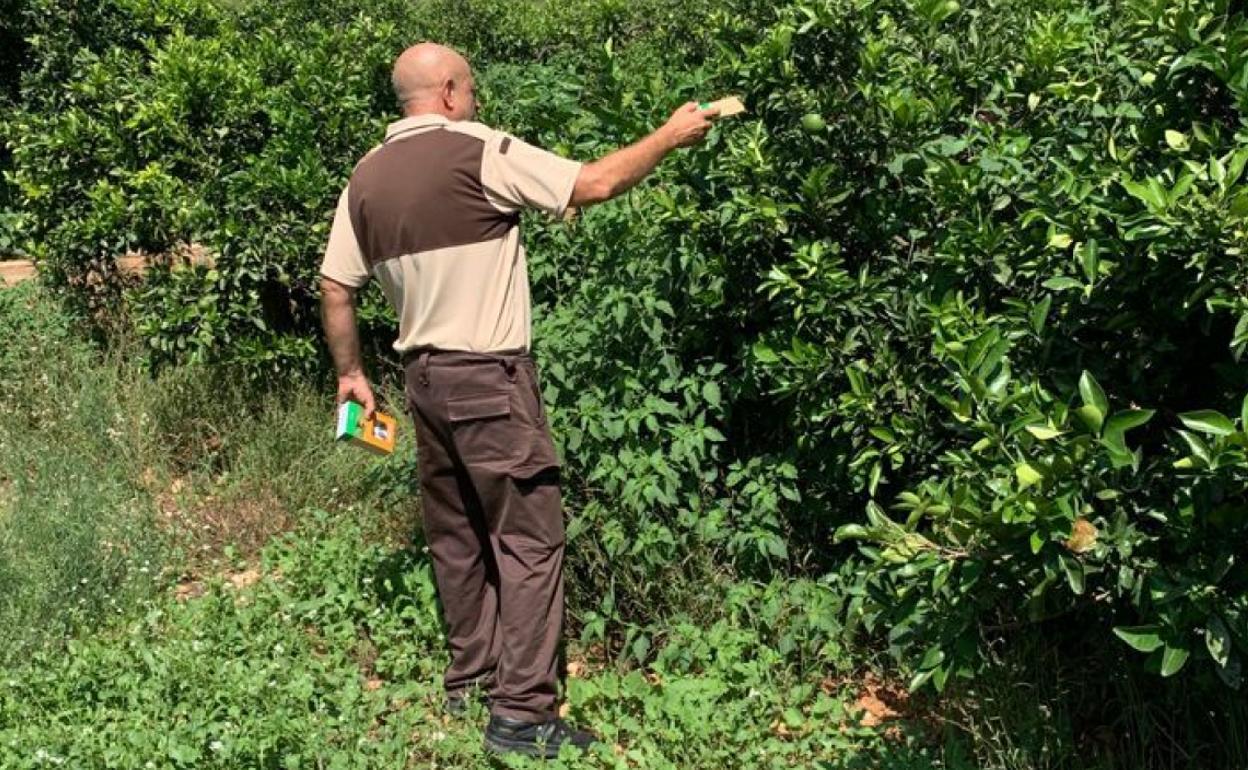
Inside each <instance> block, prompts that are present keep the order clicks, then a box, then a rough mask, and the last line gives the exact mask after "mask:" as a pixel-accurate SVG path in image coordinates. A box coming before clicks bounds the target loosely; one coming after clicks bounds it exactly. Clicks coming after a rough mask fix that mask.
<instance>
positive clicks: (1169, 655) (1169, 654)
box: [1161, 644, 1191, 676]
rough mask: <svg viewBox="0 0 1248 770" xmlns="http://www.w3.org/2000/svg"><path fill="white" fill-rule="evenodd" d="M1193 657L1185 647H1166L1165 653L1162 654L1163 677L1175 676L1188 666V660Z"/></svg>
mask: <svg viewBox="0 0 1248 770" xmlns="http://www.w3.org/2000/svg"><path fill="white" fill-rule="evenodd" d="M1189 657H1191V653H1190V652H1188V651H1187V648H1185V647H1171V646H1170V645H1168V644H1167V645H1166V649H1165V651H1164V652H1163V653H1162V654H1161V675H1162V676H1174V675H1175V674H1177V673H1179V670H1180V669H1182V668H1183V666H1184V665H1186V664H1187V659H1188V658H1189Z"/></svg>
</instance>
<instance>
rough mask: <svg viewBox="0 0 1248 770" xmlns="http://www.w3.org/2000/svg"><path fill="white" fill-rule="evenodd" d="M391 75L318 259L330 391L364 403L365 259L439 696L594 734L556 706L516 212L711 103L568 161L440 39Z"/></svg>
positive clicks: (556, 568) (701, 122) (620, 160)
mask: <svg viewBox="0 0 1248 770" xmlns="http://www.w3.org/2000/svg"><path fill="white" fill-rule="evenodd" d="M392 79H393V84H394V90H395V94H396V95H397V97H398V100H399V103H400V105H401V106H402V109H403V114H404V117H403V118H402V119H401V120H399V121H397V122H395V123H392V124H390V126H389V128H388V129H387V130H386V137H385V141H384V142H383V143H382V144H381V145H380V146H378V147H376V148H374V149H373V150H372V151H371V152H369V153H368V154H367V155H366V156H365V157H364V159H363V160H361V161H360V163H359V164H358V165H357V166H356V168H355V171H354V172H353V173H352V175H351V179H350V181H349V182H348V184H347V188H346V189H345V190H344V191H343V193H342V195H341V197H340V198H339V200H338V208H337V212H336V213H335V215H334V224H333V228H332V230H331V231H330V235H329V244H328V246H327V248H326V252H325V259H324V262H323V264H322V266H321V273H322V276H323V280H322V292H323V313H324V319H323V320H324V325H325V336H326V339H327V341H328V344H329V347H330V350H331V352H332V354H333V358H334V363H335V366H336V367H337V370H338V400H339V402H342V401H345V400H348V399H350V400H354V401H358V402H359V403H361V404H363V406H364V409H365V411H366V413H368V414H371V413H372V411H373V409H374V403H375V402H374V397H373V392H372V388H371V387H370V385H369V382H368V380H367V378H366V377H365V375H364V370H363V367H362V364H361V361H360V350H359V338H358V334H357V330H356V324H355V309H354V308H355V292H356V291H357V290H358V289H359V288H360V287H362V286H363V285H364V284H365V283H366V282H367V281H368V280H369V278H370V277H375V278H376V279H377V280H378V281H379V282H380V284H381V288H382V290H383V292H384V293H385V295H386V297H387V299H388V300H389V301H390V303H391V304H393V305H394V307H395V310H396V311H397V313H398V317H399V335H398V340H397V341H396V342H395V344H394V347H395V349H396V350H397V351H399V353H400V354H401V355H402V360H403V363H404V368H405V378H406V380H405V385H406V387H405V390H406V397H407V408H408V410H409V411H410V412H411V414H412V416H413V418H414V421H415V425H416V439H417V450H418V456H419V466H420V482H421V498H422V502H423V517H424V529H425V534H426V539H427V542H428V545H429V550H430V553H431V554H432V558H433V566H434V575H435V577H436V579H437V584H438V594H439V596H440V598H441V601H442V605H443V611H444V613H445V619H446V623H447V629H448V630H447V635H448V641H449V645H450V649H451V664H450V667H449V668H448V669H447V671H446V675H445V680H444V683H445V687H446V692H447V708H448V710H450V711H452V712H454V713H462V712H463V711H464V710H465V709H466V698H467V697H468V695H469V694H470V693H471V692H472V691H473V690H474V689H475V688H476V687H483V688H488V693H489V696H488V699H489V703H490V711H491V713H490V721H489V724H488V725H487V728H486V734H485V744H486V747H487V748H488V749H490V750H492V751H496V752H509V751H517V752H522V753H525V754H530V755H535V756H548V757H549V756H554V755H556V754H557V753H558V751H559V748H560V747H561V746H562V745H564V744H569V745H572V746H575V747H577V748H583V747H585V746H587V745H589V744H590V743H591V742H592V741H593V740H594V736H593V735H592V734H590V733H587V732H583V731H578V730H574V729H572V728H571V727H569V726H568V725H567V724H566V723H564V722H563V721H562V720H561V719H559V714H558V704H557V697H558V694H557V683H558V679H559V677H558V671H557V663H556V661H557V660H558V648H559V642H560V637H561V635H562V629H563V546H564V527H563V511H562V506H561V498H560V490H559V479H558V469H559V460H558V458H557V456H556V454H555V449H554V445H553V443H552V441H551V438H550V432H549V430H548V428H547V425H546V415H545V412H544V410H543V407H542V401H541V394H540V390H539V388H538V384H537V372H536V370H535V369H534V365H533V360H532V359H531V358H530V356H529V349H530V336H529V335H530V330H529V325H530V323H529V321H530V317H529V313H530V306H529V282H528V273H527V268H526V264H525V253H524V247H523V245H522V243H521V240H520V230H519V215H520V211H521V210H522V209H526V208H536V209H540V210H542V211H545V212H548V213H549V214H551V215H553V216H560V215H562V214H563V213H564V212H565V211H566V210H567V209H568V208H569V207H570V206H578V207H579V206H586V205H589V204H593V203H599V202H601V201H605V200H608V199H610V198H613V197H615V196H617V195H619V194H621V193H623V192H624V191H625V190H628V189H629V188H631V187H632V186H633V185H635V184H637V183H638V182H639V181H641V179H642V178H644V177H645V176H646V175H647V174H649V173H650V172H651V171H653V170H654V168H655V166H656V165H658V163H659V161H661V160H662V159H663V157H664V156H665V155H667V154H668V153H669V152H671V151H672V150H674V149H676V148H679V147H687V146H690V145H693V144H696V143H697V142H699V141H701V140H702V139H703V138H704V137H705V136H706V134H707V131H708V130H709V128H710V118H712V117H714V116H715V114H716V113H715V112H714V111H711V110H700V109H698V107H697V105H696V104H693V103H690V104H686V105H685V106H684V107H681V108H680V109H678V110H677V111H676V112H675V113H674V114H673V115H672V117H671V119H670V120H669V121H668V122H667V123H666V124H665V125H664V126H663V127H662V128H660V129H658V130H657V131H655V132H654V133H652V134H650V135H649V136H647V137H645V138H644V139H642V140H640V141H639V142H637V143H636V144H633V145H631V146H628V147H625V148H623V149H620V150H617V151H615V152H613V153H611V154H609V155H607V156H606V157H604V158H602V159H600V160H598V161H595V162H592V163H588V164H581V163H577V162H574V161H571V160H567V159H564V158H560V157H558V156H556V155H552V154H550V153H548V152H545V151H543V150H540V149H538V148H536V147H533V146H531V145H529V144H526V143H525V142H523V141H521V140H519V139H517V138H515V137H513V136H509V135H508V134H506V133H503V132H500V131H495V130H493V129H490V128H487V127H486V126H484V125H482V124H480V123H476V122H472V121H473V119H474V118H475V117H476V112H477V106H478V104H477V99H476V94H475V83H474V80H473V75H472V71H471V69H470V67H469V65H468V62H467V61H466V60H465V59H464V58H463V57H462V56H460V55H459V54H457V53H455V52H454V51H452V50H450V49H448V48H445V47H443V46H440V45H435V44H432V43H422V44H420V45H416V46H413V47H411V48H409V49H407V50H406V51H404V52H403V53H402V55H400V56H399V58H398V59H397V61H396V62H395V65H394V72H393V78H392Z"/></svg>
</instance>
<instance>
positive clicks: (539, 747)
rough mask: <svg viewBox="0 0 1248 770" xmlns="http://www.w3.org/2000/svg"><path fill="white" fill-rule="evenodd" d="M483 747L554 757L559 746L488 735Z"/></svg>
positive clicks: (495, 751) (497, 750)
mask: <svg viewBox="0 0 1248 770" xmlns="http://www.w3.org/2000/svg"><path fill="white" fill-rule="evenodd" d="M560 745H562V744H560ZM569 745H571V744H569ZM485 748H486V749H487V750H489V751H492V752H493V753H495V754H523V755H524V756H526V757H539V758H541V759H554V758H555V757H557V756H559V746H550V745H549V744H544V743H543V744H537V743H529V742H528V741H513V740H509V739H507V738H493V737H490V736H488V735H487V736H486V737H485Z"/></svg>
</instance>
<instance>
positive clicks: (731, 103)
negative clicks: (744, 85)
mask: <svg viewBox="0 0 1248 770" xmlns="http://www.w3.org/2000/svg"><path fill="white" fill-rule="evenodd" d="M698 108H699V109H703V110H709V109H711V108H715V109H717V110H719V114H718V115H716V116H715V118H714V120H719V119H720V118H731V117H732V116H733V115H740V114H741V113H743V112H745V102H742V101H741V97H739V96H725V97H724V98H723V99H716V100H715V101H713V102H702V103H701V104H699V105H698Z"/></svg>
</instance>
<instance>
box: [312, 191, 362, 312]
mask: <svg viewBox="0 0 1248 770" xmlns="http://www.w3.org/2000/svg"><path fill="white" fill-rule="evenodd" d="M321 275H323V276H325V277H326V278H332V279H334V280H335V281H337V282H338V283H341V284H343V285H344V286H350V287H352V288H356V289H358V288H360V287H361V286H363V285H364V284H366V283H368V278H369V270H368V263H367V262H365V260H364V252H363V251H361V250H360V243H359V241H358V240H357V239H356V237H355V228H354V227H353V226H352V224H351V212H350V211H349V209H348V208H347V191H346V190H343V191H342V195H341V196H340V197H339V198H338V209H337V211H335V212H334V224H333V226H332V227H331V228H330V229H329V244H328V245H326V247H325V259H324V260H322V262H321Z"/></svg>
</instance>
